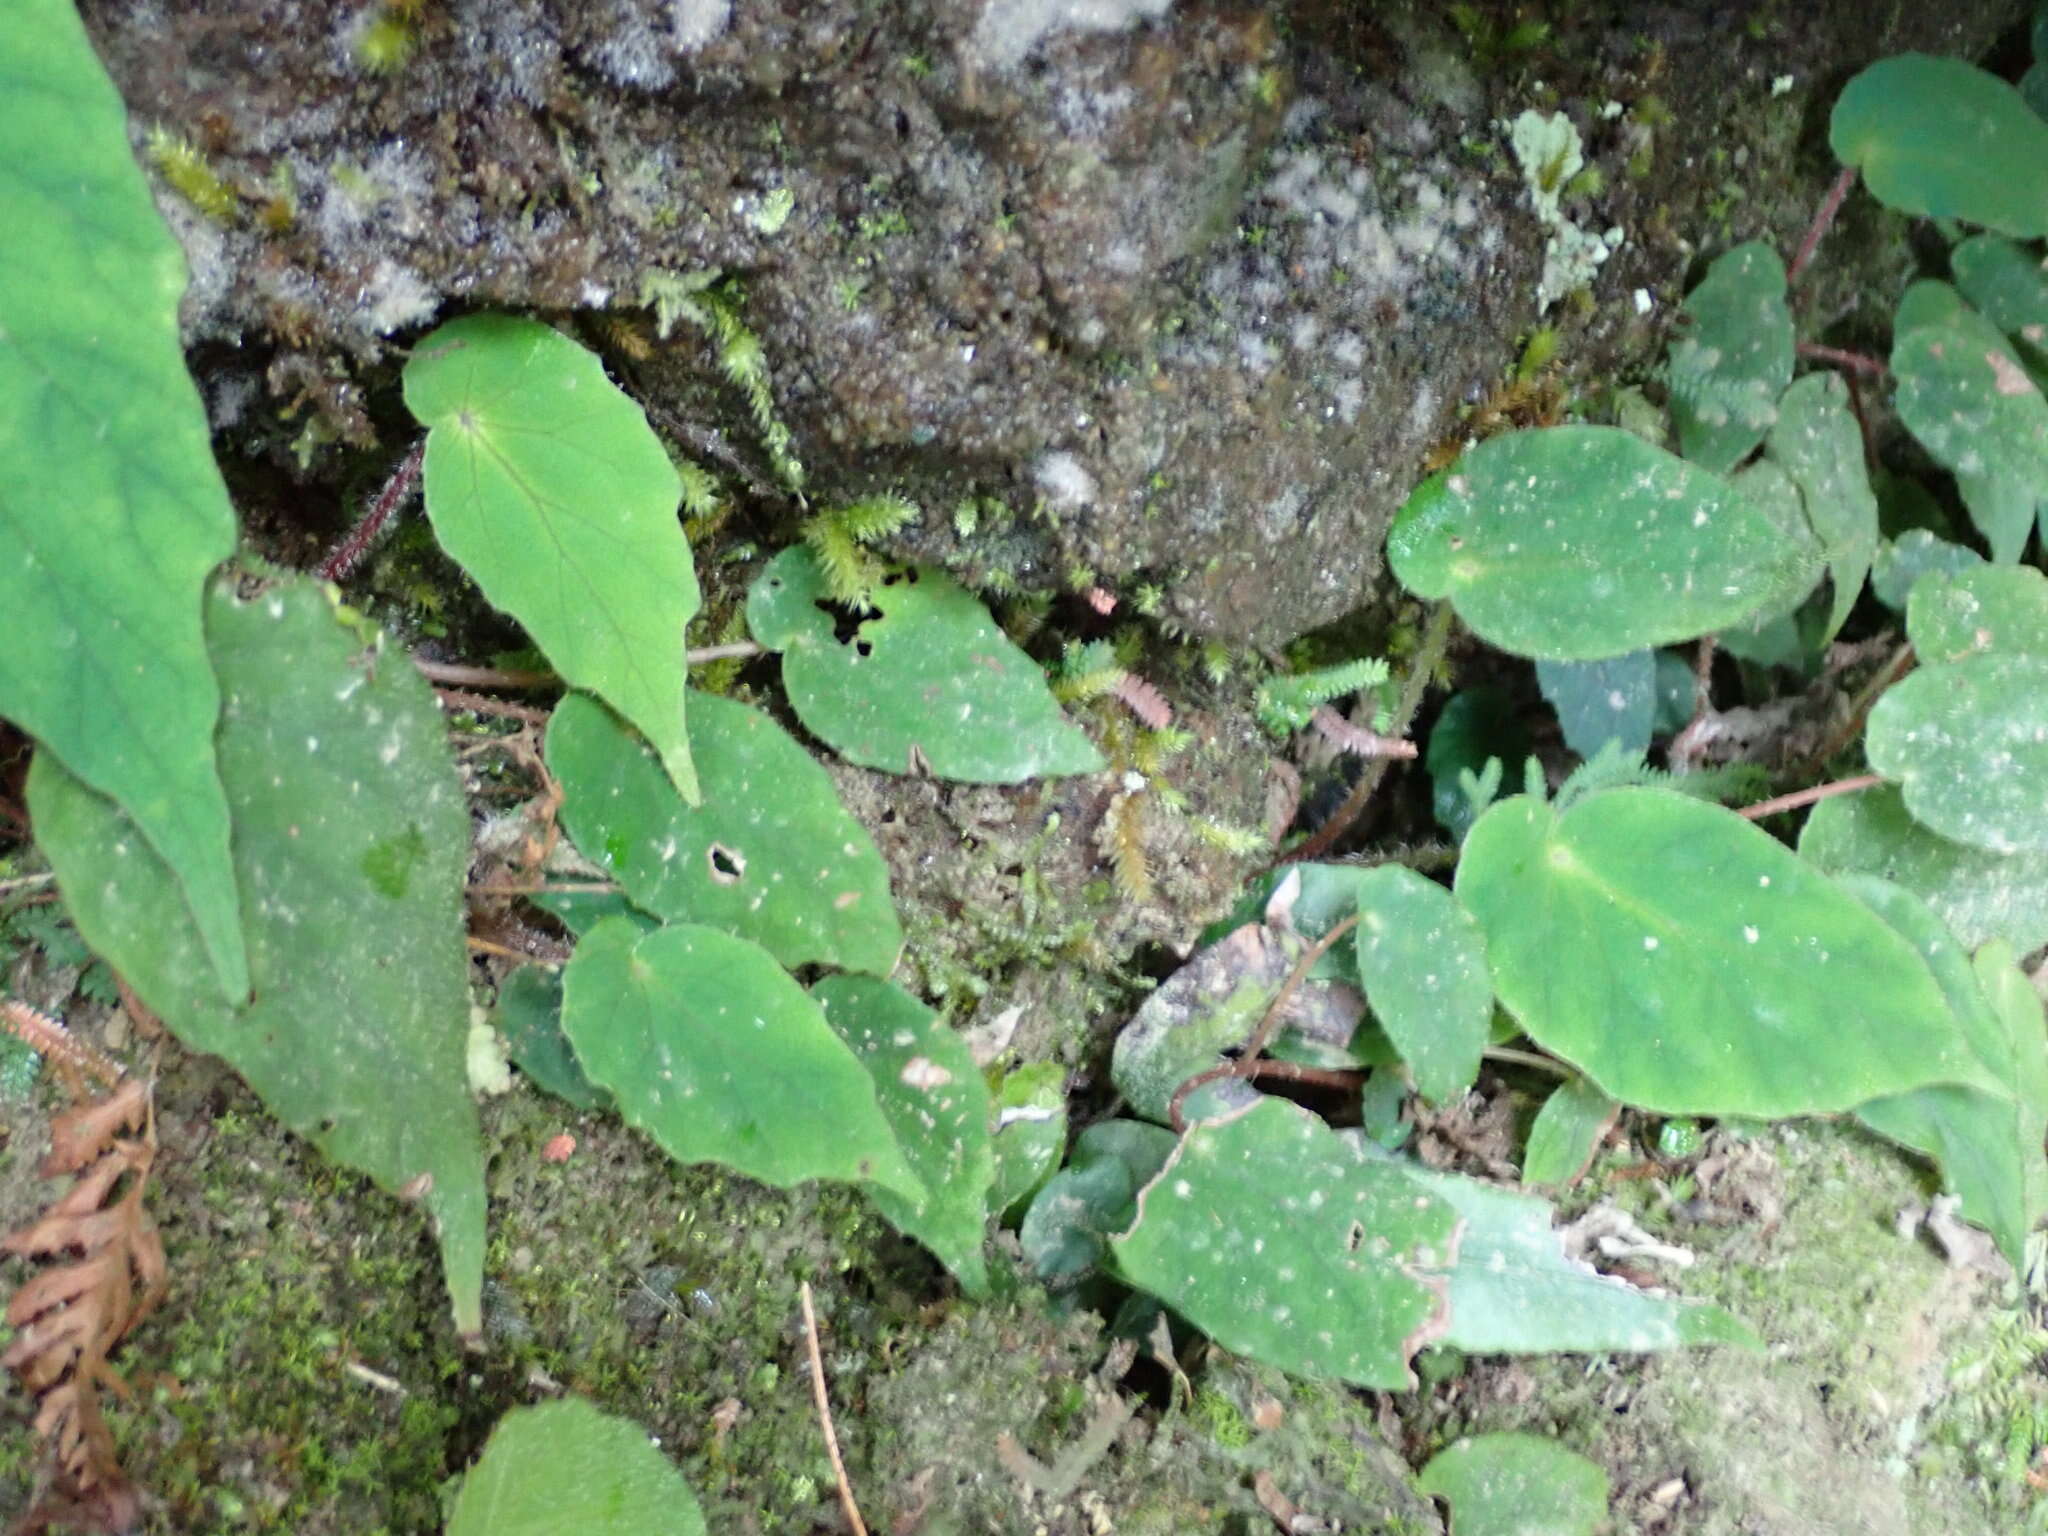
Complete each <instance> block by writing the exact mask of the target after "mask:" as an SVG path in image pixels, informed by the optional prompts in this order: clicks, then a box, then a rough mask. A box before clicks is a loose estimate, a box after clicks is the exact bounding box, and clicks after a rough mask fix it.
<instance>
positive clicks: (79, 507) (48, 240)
mask: <svg viewBox="0 0 2048 1536" xmlns="http://www.w3.org/2000/svg"><path fill="white" fill-rule="evenodd" d="M0 203H4V205H5V206H6V208H7V235H6V238H5V239H4V240H0V548H4V549H5V551H6V554H5V558H0V613H4V614H5V615H6V616H7V631H6V643H5V644H4V645H0V716H5V717H6V718H8V719H10V720H13V721H14V722H15V723H16V724H17V725H19V726H21V728H22V729H23V730H25V731H27V732H28V733H29V734H30V735H32V736H34V737H35V738H36V739H37V740H39V741H40V742H42V744H43V746H44V749H45V751H46V752H50V753H54V754H56V756H57V757H58V758H59V759H61V760H62V761H63V763H64V766H65V767H67V768H68V769H70V770H71V772H72V773H74V774H76V775H77V776H78V777H79V778H80V779H81V780H83V781H84V782H85V783H86V784H88V785H90V786H91V787H92V788H93V789H96V790H98V791H99V792H100V793H102V794H104V795H108V796H110V797H112V799H113V800H114V801H115V802H117V803H118V804H119V805H120V807H121V808H122V810H123V811H124V812H126V814H127V815H128V816H129V817H131V818H132V819H133V820H134V822H135V825H136V827H137V828H138V829H139V830H140V832H141V834H142V836H143V838H144V839H145V840H146V841H147V842H148V843H149V846H150V847H151V848H153V849H154V850H155V851H156V852H157V853H158V854H160V855H161V856H162V857H163V859H164V862H165V863H166V864H167V865H168V866H169V869H170V871H171V874H172V876H173V882H174V883H173V886H172V892H171V893H170V894H168V895H167V897H166V899H167V900H168V901H169V902H171V903H172V904H173V905H176V906H183V907H186V908H188V909H189V910H190V912H191V913H192V916H193V919H194V922H195V923H196V925H197V928H198V934H199V938H200V940H201V942H202V943H203V944H204V946H205V951H206V954H207V957H208V961H209V964H210V965H211V966H212V967H213V970H214V973H215V975H214V984H215V986H216V987H217V988H218V989H220V990H221V991H222V992H223V993H224V995H225V998H226V1000H227V1001H229V1002H232V1003H240V1002H241V1001H242V1000H243V999H244V998H246V997H247V996H248V993H249V974H250V971H249V968H250V959H249V954H248V948H247V943H248V941H247V939H246V938H245V936H244V934H243V931H242V909H241V900H240V897H239V895H238V894H237V892H236V889H235V865H234V862H233V860H232V858H231V856H230V853H229V848H228V837H229V830H228V803H227V800H226V797H225V795H224V793H223V791H222V787H221V780H220V774H219V770H218V765H217V763H216V761H215V757H214V725H215V722H216V720H217V719H218V717H219V714H220V692H219V689H218V687H217V685H216V684H215V681H214V675H213V669H212V667H211V666H210V665H209V664H208V661H207V652H206V639H205V634H204V630H203V624H202V619H201V610H202V606H203V604H202V593H203V590H204V588H205V585H206V576H207V572H209V571H210V570H212V569H213V567H214V566H216V565H217V564H219V563H220V562H221V561H222V560H224V559H226V558H227V556H228V555H230V554H231V553H233V551H234V547H235V514H234V509H233V508H232V507H231V506H230V505H229V504H228V496H227V489H226V487H225V486H224V485H222V483H221V478H220V471H219V470H218V469H217V468H216V467H215V466H214V462H213V449H212V445H211V443H210V442H209V441H208V433H207V423H206V411H205V408H204V407H203V406H202V405H201V404H200V400H199V392H198V390H196V389H195V388H193V385H192V380H191V377H190V376H189V375H188V374H187V373H186V372H185V359H184V355H183V353H182V352H181V351H180V350H179V345H178V298H179V295H181V294H182V293H183V292H184V291H185V262H184V258H183V256H182V255H180V253H179V250H178V244H177V242H176V241H175V240H173V239H172V238H171V234H170V231H169V230H167V229H165V228H164V225H163V221H162V219H160V218H159V217H158V216H157V211H156V207H155V204H154V203H153V202H152V200H151V198H150V192H149V185H148V183H147V181H146V180H145V179H144V178H143V175H142V172H141V171H140V169H138V168H137V166H136V164H135V161H134V158H133V157H132V155H131V154H130V152H129V148H128V130H127V113H126V112H125V111H124V109H123V108H122V105H121V98H120V97H119V96H118V95H117V94H116V93H115V91H114V87H113V85H112V83H111V82H110V81H109V80H108V79H107V76H106V72H105V71H104V70H103V69H101V67H100V62H99V60H98V58H97V57H95V55H94V53H93V50H92V44H91V43H90V42H89V41H88V40H87V38H86V33H85V28H84V27H83V26H81V25H80V24H79V20H78V15H77V12H76V11H75V10H74V9H73V8H72V5H71V0H21V3H20V4H18V5H16V6H14V7H13V8H12V9H11V11H10V14H9V16H8V18H7V46H6V48H5V50H4V52H0ZM164 916H165V918H166V920H169V919H170V913H169V909H168V908H166V909H165V910H164Z"/></svg>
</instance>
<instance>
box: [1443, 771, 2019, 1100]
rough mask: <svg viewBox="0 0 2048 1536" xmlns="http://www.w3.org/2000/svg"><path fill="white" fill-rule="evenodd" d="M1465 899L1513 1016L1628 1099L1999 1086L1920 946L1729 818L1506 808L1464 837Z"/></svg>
mask: <svg viewBox="0 0 2048 1536" xmlns="http://www.w3.org/2000/svg"><path fill="white" fill-rule="evenodd" d="M1457 893H1458V899H1459V900H1460V901H1462V902H1464V904H1465V905H1466V907H1467V908H1469V909H1470V910H1471V912H1472V914H1473V916H1475V917H1476V918H1478V919H1479V926H1480V927H1481V928H1482V929H1484V930H1485V933H1486V954H1487V961H1488V963H1489V965H1490V966H1491V967H1492V970H1493V981H1494V987H1495V989H1496V990H1497V991H1498V993H1499V995H1500V999H1501V1001H1502V1003H1503V1004H1505V1005H1506V1007H1507V1009H1508V1011H1509V1012H1510V1013H1512V1014H1513V1015H1514V1016H1515V1018H1516V1019H1517V1021H1519V1022H1520V1024H1521V1025H1522V1027H1523V1028H1524V1029H1525V1030H1527V1031H1528V1033H1529V1035H1530V1037H1531V1038H1532V1039H1534V1040H1536V1041H1537V1042H1538V1043H1539V1044H1541V1045H1542V1046H1543V1047H1544V1048H1545V1049H1547V1050H1549V1051H1552V1052H1553V1053H1555V1054H1556V1055H1559V1056H1561V1057H1563V1058H1564V1059H1565V1060H1567V1061H1569V1062H1571V1063H1572V1064H1573V1065H1575V1066H1576V1067H1578V1068H1579V1070H1580V1071H1582V1072H1584V1073H1585V1074H1586V1075H1587V1076H1588V1077H1590V1078H1591V1079H1593V1081H1594V1082H1595V1083H1597V1084H1598V1085H1599V1086H1600V1087H1601V1088H1602V1089H1603V1090H1605V1091H1606V1092H1607V1093H1608V1094H1609V1095H1610V1096H1611V1097H1613V1098H1616V1099H1619V1100H1620V1101H1621V1102H1622V1103H1624V1104H1632V1105H1635V1106H1637V1107H1639V1108H1643V1109H1652V1110H1657V1111H1660V1112H1662V1113H1665V1114H1714V1115H1753V1116H1765V1117H1776V1116H1782V1115H1800V1114H1820V1113H1829V1112H1832V1111H1835V1110H1841V1109H1848V1108H1850V1107H1852V1106H1854V1105H1857V1104H1861V1103H1864V1102H1866V1101H1868V1100H1870V1099H1874V1098H1878V1097H1881V1096H1883V1095H1885V1094H1888V1093H1901V1092H1905V1091H1907V1090H1909V1089H1912V1088H1917V1087H1920V1086H1922V1085H1924V1084H1927V1083H1939V1082H1959V1083H1973V1084H1977V1085H1979V1086H1987V1087H1993V1088H1995V1087H1996V1084H1995V1083H1993V1082H1990V1081H1989V1080H1988V1078H1987V1075H1986V1073H1985V1070H1984V1068H1983V1067H1982V1066H1981V1065H1979V1064H1978V1062H1977V1060H1976V1058H1975V1056H1974V1054H1973V1053H1972V1052H1971V1050H1970V1048H1969V1045H1968V1042H1967V1041H1965V1040H1964V1039H1963V1038H1962V1037H1961V1036H1960V1035H1959V1034H1958V1032H1957V1030H1956V1026H1955V1024H1954V1022H1953V1019H1952V1017H1951V1015H1950V1011H1949V1009H1948V1007H1947V1005H1946V1003H1945V1002H1944V1001H1943V999H1942V996H1941V992H1940V989H1939V988H1938V987H1937V986H1936V985H1935V982H1934V978H1933V976H1932V975H1930V974H1929V972H1928V970H1927V966H1926V964H1925V962H1923V961H1922V960H1921V958H1920V956H1919V955H1918V954H1917V953H1916V952H1915V951H1914V949H1913V947H1912V946H1911V945H1910V944H1908V943H1907V942H1906V941H1905V940H1904V939H1902V938H1900V937H1899V936H1898V934H1896V933H1895V932H1893V931H1892V930H1891V929H1890V928H1888V927H1887V926H1886V925H1885V924H1884V923H1883V922H1882V921H1881V920H1879V919H1878V918H1877V917H1876V916H1875V915H1874V914H1873V913H1872V912H1871V911H1870V910H1869V909H1868V908H1867V907H1865V906H1864V905H1863V904H1862V903H1861V902H1858V901H1856V900H1855V899H1854V898H1853V897H1851V896H1849V895H1848V894H1847V893H1846V892H1844V891H1843V890H1841V889H1840V888H1839V887H1838V886H1836V885H1835V884H1834V882H1832V881H1831V880H1829V879H1828V878H1827V877H1826V876H1825V875H1822V874H1821V873H1820V872H1819V871H1818V870H1816V869H1814V868H1813V866H1812V865H1810V864H1807V863H1804V862H1802V861H1801V860H1800V859H1799V858H1798V856H1797V855H1795V854H1794V853H1792V852H1791V851H1790V850H1789V849H1787V848H1785V847H1784V846H1783V845H1782V844H1780V843H1779V842H1778V841H1777V840H1776V839H1774V838H1772V837H1771V836H1769V835H1768V834H1767V833H1765V832H1762V831H1760V830H1759V829H1758V828H1756V827H1755V826H1753V825H1752V824H1751V823H1749V822H1747V821H1745V820H1744V819H1743V818H1742V817H1740V816H1738V815H1736V814H1735V813H1734V812H1732V811H1729V810H1725V809H1723V808H1722V807H1720V806H1717V805H1709V804H1707V803H1705V802H1703V801H1700V800H1695V799H1691V798H1689V797H1688V796H1685V795H1680V794H1677V793H1674V792H1672V791H1670V790H1664V789H1615V790H1608V791H1605V792H1603V793H1599V794H1594V795H1588V796H1587V797H1586V798H1585V799H1583V800H1580V801H1578V802H1577V803H1576V804H1575V805H1573V806H1572V807H1571V808H1570V809H1569V810H1567V811H1565V812H1564V813H1563V814H1562V815H1560V814H1559V813H1558V812H1556V811H1555V810H1553V809H1552V808H1551V807H1550V806H1548V805H1545V804H1543V803H1542V802H1540V801H1537V800H1532V799H1530V798H1528V797H1527V796H1520V797H1517V798H1515V799H1513V800H1506V801H1502V802H1501V803H1500V804H1498V805H1496V806H1494V807H1493V808H1492V809H1490V810H1489V811H1488V812H1487V813H1486V814H1485V815H1484V816H1483V817H1481V818H1480V820H1479V822H1478V824H1477V825H1475V826H1474V827H1473V829H1472V831H1471V833H1470V834H1469V835H1468V836H1467V837H1466V839H1465V847H1464V856H1463V858H1462V859H1460V861H1459V864H1458V876H1457ZM1844 1019H1854V1020H1855V1021H1856V1027H1855V1030H1854V1032H1853V1034H1849V1033H1845V1030H1844V1028H1843V1024H1842V1021H1843V1020H1844Z"/></svg>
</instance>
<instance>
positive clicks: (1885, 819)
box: [1799, 784, 2048, 954]
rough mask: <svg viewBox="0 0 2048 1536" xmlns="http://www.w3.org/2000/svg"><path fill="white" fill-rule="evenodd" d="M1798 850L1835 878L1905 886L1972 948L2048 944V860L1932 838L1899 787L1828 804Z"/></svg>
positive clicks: (1816, 813) (2024, 949)
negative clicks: (1993, 942)
mask: <svg viewBox="0 0 2048 1536" xmlns="http://www.w3.org/2000/svg"><path fill="white" fill-rule="evenodd" d="M1799 852H1800V855H1801V856H1802V857H1804V858H1806V859H1810V860H1811V861H1812V862H1813V863H1814V864H1816V865H1818V866H1819V867H1820V868H1821V869H1824V870H1826V871H1828V873H1830V874H1840V873H1846V872H1858V873H1862V874H1868V875H1880V876H1882V877H1883V878H1884V879H1886V880H1889V881H1891V882H1892V883H1894V884H1895V885H1899V886H1903V887H1904V888H1905V889H1907V890H1909V891H1911V892H1912V893H1913V894H1914V895H1916V896H1918V897H1919V898H1920V899H1921V900H1922V901H1924V902H1926V903H1927V904H1928V906H1930V907H1932V908H1933V909H1934V911H1935V912H1936V913H1937V914H1938V915H1939V916H1940V917H1941V919H1942V921H1944V922H1946V923H1947V924H1948V925H1949V927H1951V928H1953V929H1954V930H1955V932H1956V936H1957V937H1958V938H1960V939H1961V940H1962V941H1963V943H1965V944H1967V945H1973V946H1974V945H1979V944H1983V943H1985V942H1986V941H1987V940H1990V939H2003V940H2005V941H2006V942H2007V943H2009V944H2011V945H2012V946H2013V947H2014V948H2015V949H2017V950H2019V951H2020V953H2022V954H2027V953H2030V952H2031V951H2033V950H2036V949H2039V948H2040V947H2041V946H2042V945H2043V944H2048V859H2042V858H2039V857H2037V856H2036V855H2033V854H2029V853H2011V854H1997V853H1987V852H1985V851H1984V850H1983V849H1981V848H1970V847H1966V846H1965V845H1963V844H1962V843H1956V842H1951V841H1949V839H1947V838H1945V837H1942V836H1941V835H1940V834H1938V833H1935V832H1930V831H1929V830H1928V829H1927V828H1925V827H1923V826H1921V825H1920V823H1919V822H1917V821H1915V820H1914V819H1913V818H1912V816H1910V815H1909V814H1908V813H1907V811H1906V802H1905V800H1904V799H1903V798H1902V797H1901V796H1900V794H1899V791H1898V787H1897V786H1896V785H1891V784H1882V785H1879V786H1877V787H1876V788H1874V789H1866V790H1864V791H1863V792H1862V793H1861V794H1854V795H1836V796H1834V797H1832V798H1831V799H1827V800H1823V801H1822V802H1821V803H1820V804H1819V805H1816V806H1815V807H1814V808H1813V813H1812V814H1811V815H1810V816H1808V817H1807V818H1806V825H1805V826H1804V827H1803V828H1801V829H1800V833H1799Z"/></svg>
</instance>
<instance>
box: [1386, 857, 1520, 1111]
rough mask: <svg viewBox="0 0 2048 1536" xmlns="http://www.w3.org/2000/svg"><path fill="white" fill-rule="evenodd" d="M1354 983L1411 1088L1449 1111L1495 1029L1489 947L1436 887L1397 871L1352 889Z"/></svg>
mask: <svg viewBox="0 0 2048 1536" xmlns="http://www.w3.org/2000/svg"><path fill="white" fill-rule="evenodd" d="M1357 950H1358V979H1359V983H1360V985H1362V986H1363V987H1364V988H1365V995H1366V999H1367V1001H1368V1002H1369V1003H1370V1004H1371V1006H1372V1011H1373V1016H1374V1017H1375V1018H1377V1019H1378V1020H1379V1022H1380V1028H1382V1029H1383V1030H1385V1031H1386V1033H1387V1038H1388V1039H1389V1040H1391V1041H1392V1042H1393V1043H1394V1048H1395V1049H1396V1050H1398V1051H1399V1052H1400V1053H1401V1059H1402V1060H1403V1061H1404V1062H1406V1063H1407V1064H1408V1070H1409V1072H1410V1074H1411V1075H1412V1076H1413V1077H1414V1079H1415V1088H1416V1091H1417V1092H1418V1093H1420V1094H1421V1095H1422V1096H1423V1097H1424V1098H1425V1099H1428V1100H1429V1101H1430V1102H1431V1103H1433V1104H1449V1103H1451V1102H1452V1101H1453V1100H1455V1099H1457V1098H1458V1097H1459V1096H1461V1095H1462V1094H1463V1093H1464V1092H1465V1090H1466V1089H1468V1088H1470V1087H1471V1086H1472V1079H1473V1078H1474V1077H1476V1076H1477V1075H1478V1072H1479V1053H1480V1052H1481V1051H1483V1050H1484V1049H1485V1048H1486V1032H1487V1026H1488V1025H1490V1024H1491V1023H1492V1022H1493V981H1492V979H1491V978H1490V977H1489V976H1488V975H1487V972H1486V940H1485V938H1484V937H1483V936H1482V935H1481V934H1480V932H1479V925H1478V924H1477V923H1475V922H1473V921H1472V915H1471V914H1470V913H1469V912H1467V911H1466V910H1465V909H1464V908H1463V907H1461V906H1459V905H1458V902H1457V899H1456V898H1455V897H1454V896H1452V895H1451V893H1450V892H1449V891H1447V890H1445V889H1444V888H1443V887H1442V886H1440V885H1438V884H1436V883H1435V882H1434V881H1432V880H1426V879H1424V878H1423V877H1422V876H1421V875H1418V874H1416V873H1415V871H1414V870H1412V869H1406V868H1403V867H1402V866H1401V865H1399V864H1382V865H1380V866H1379V867H1378V868H1376V869H1370V870H1367V871H1365V872H1364V873H1363V875H1362V876H1361V877H1360V879H1359V882H1358V935H1357Z"/></svg>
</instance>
